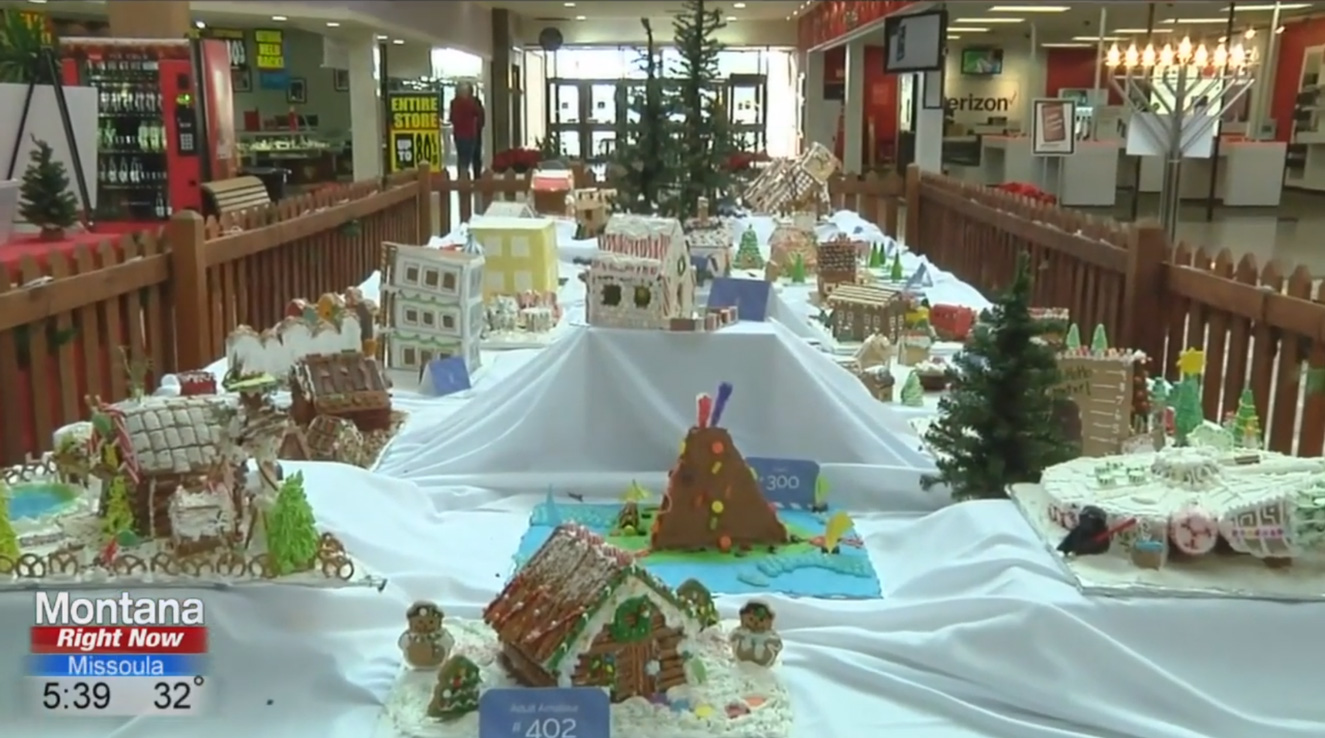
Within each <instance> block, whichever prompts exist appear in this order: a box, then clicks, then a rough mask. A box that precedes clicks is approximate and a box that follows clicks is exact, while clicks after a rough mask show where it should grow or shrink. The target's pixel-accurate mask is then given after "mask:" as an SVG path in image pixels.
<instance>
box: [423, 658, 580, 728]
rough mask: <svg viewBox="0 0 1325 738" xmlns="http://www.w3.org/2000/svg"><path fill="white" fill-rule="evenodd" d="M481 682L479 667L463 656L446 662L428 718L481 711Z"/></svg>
mask: <svg viewBox="0 0 1325 738" xmlns="http://www.w3.org/2000/svg"><path fill="white" fill-rule="evenodd" d="M482 682H483V675H482V673H481V672H480V671H479V668H478V664H475V663H474V662H473V661H470V660H469V659H467V658H465V657H464V656H452V657H451V658H449V659H447V660H446V663H444V664H442V666H441V668H439V669H438V670H437V684H436V685H435V686H434V687H433V690H432V700H431V701H430V702H429V703H428V717H432V718H442V719H455V718H458V717H460V716H461V715H467V714H469V713H471V712H474V711H475V710H477V709H478V697H479V687H480V686H481V685H482ZM537 735H543V734H542V733H538V734H537ZM563 735H564V733H563Z"/></svg>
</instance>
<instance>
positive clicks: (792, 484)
mask: <svg viewBox="0 0 1325 738" xmlns="http://www.w3.org/2000/svg"><path fill="white" fill-rule="evenodd" d="M745 463H747V464H749V465H750V468H751V469H754V470H755V474H756V476H758V477H759V488H760V489H761V490H762V491H763V493H764V499H766V500H768V501H769V502H771V503H773V504H774V505H778V506H780V507H789V508H794V509H809V508H810V507H812V506H813V505H814V485H815V484H817V483H818V481H819V462H817V461H807V460H805V459H768V458H760V457H758V456H747V457H746V458H745Z"/></svg>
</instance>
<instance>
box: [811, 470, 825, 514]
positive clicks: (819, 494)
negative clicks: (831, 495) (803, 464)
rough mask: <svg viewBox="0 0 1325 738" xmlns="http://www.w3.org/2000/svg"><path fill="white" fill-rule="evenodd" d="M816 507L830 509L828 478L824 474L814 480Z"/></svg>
mask: <svg viewBox="0 0 1325 738" xmlns="http://www.w3.org/2000/svg"><path fill="white" fill-rule="evenodd" d="M814 509H815V510H827V509H828V480H827V479H824V478H823V475H820V476H819V477H818V478H817V479H815V480H814Z"/></svg>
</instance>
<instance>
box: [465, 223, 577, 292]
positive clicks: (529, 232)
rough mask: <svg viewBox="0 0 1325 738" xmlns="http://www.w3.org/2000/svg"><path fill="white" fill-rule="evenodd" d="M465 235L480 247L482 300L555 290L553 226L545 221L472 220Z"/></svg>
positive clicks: (556, 269)
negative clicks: (482, 278)
mask: <svg viewBox="0 0 1325 738" xmlns="http://www.w3.org/2000/svg"><path fill="white" fill-rule="evenodd" d="M469 232H470V233H471V234H472V235H473V236H474V240H475V241H477V242H478V243H479V245H480V246H482V247H483V257H484V262H485V264H484V267H483V268H484V269H485V270H486V273H485V275H484V281H483V298H484V299H485V300H486V299H489V298H492V297H494V296H496V295H518V294H520V293H522V292H528V291H531V290H532V291H534V292H539V293H542V292H556V291H557V277H558V265H557V227H556V224H554V223H553V221H552V220H550V219H548V218H500V217H491V218H489V217H483V218H476V219H474V221H473V222H471V223H470V224H469Z"/></svg>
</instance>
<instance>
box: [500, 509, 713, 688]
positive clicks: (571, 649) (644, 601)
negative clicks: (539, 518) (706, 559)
mask: <svg viewBox="0 0 1325 738" xmlns="http://www.w3.org/2000/svg"><path fill="white" fill-rule="evenodd" d="M483 620H484V621H485V622H486V623H487V624H488V625H489V626H491V627H492V629H493V631H494V632H495V633H496V635H497V640H498V641H499V642H500V643H501V660H502V663H503V665H504V666H505V667H506V668H507V669H508V670H509V671H510V672H511V674H512V675H513V676H515V677H516V679H517V680H519V681H520V682H521V683H523V684H525V685H526V686H531V687H557V686H560V687H571V686H576V687H603V688H606V689H607V690H608V691H609V692H610V693H611V696H612V700H613V701H614V702H620V701H622V700H626V699H629V698H631V697H650V696H652V695H656V694H664V693H666V692H667V690H668V689H671V688H672V687H675V686H678V685H681V684H684V683H685V682H686V680H687V676H686V667H685V656H684V655H683V653H682V651H683V642H684V641H685V639H686V638H688V637H690V636H693V635H695V634H697V633H699V631H700V623H699V621H698V619H697V618H696V616H695V614H694V612H693V611H692V607H691V605H690V604H689V603H688V602H687V601H686V600H683V599H681V598H679V597H678V596H677V595H676V593H675V592H673V591H672V590H671V589H670V588H669V587H668V586H667V585H666V584H664V583H663V582H662V581H661V580H659V579H658V578H657V577H654V576H653V575H652V574H650V573H648V572H647V571H645V570H644V567H642V566H640V565H639V564H638V563H636V562H635V559H634V557H633V555H632V554H631V553H630V552H628V551H623V550H621V549H619V548H617V547H615V546H612V545H610V544H608V543H607V542H606V541H604V540H603V538H602V536H599V535H597V534H596V533H593V532H591V531H590V530H588V529H587V528H584V527H582V526H579V525H575V524H571V523H567V524H564V525H561V526H558V527H557V529H556V530H554V531H553V532H552V536H551V537H550V538H548V540H547V542H546V543H544V544H543V546H542V547H541V548H539V549H538V551H537V552H535V553H534V555H533V557H532V558H530V559H529V561H527V562H526V563H525V565H524V566H523V567H521V569H520V570H519V571H518V572H516V574H515V576H514V577H513V578H512V579H511V581H510V582H509V583H507V585H506V588H505V589H503V590H502V592H501V594H499V595H497V599H495V600H493V601H492V603H491V604H489V605H488V607H487V609H485V610H484V611H483Z"/></svg>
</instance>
